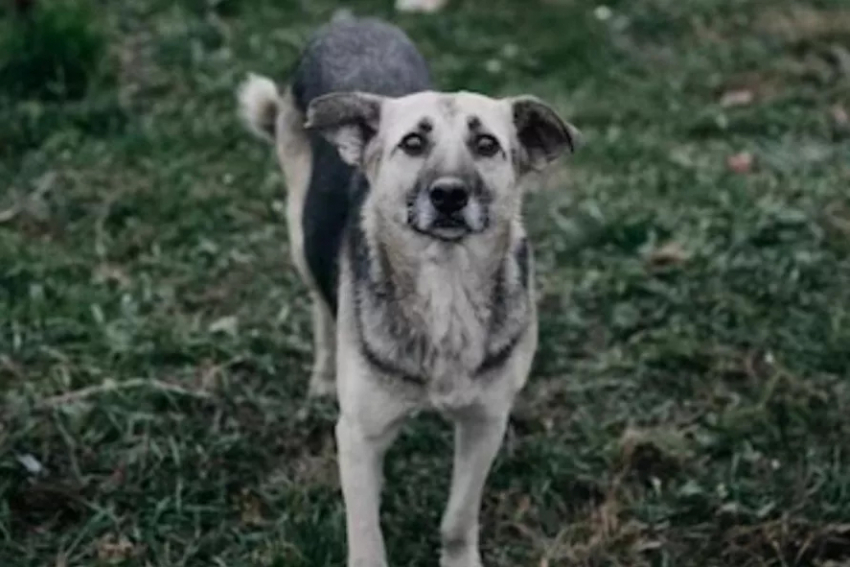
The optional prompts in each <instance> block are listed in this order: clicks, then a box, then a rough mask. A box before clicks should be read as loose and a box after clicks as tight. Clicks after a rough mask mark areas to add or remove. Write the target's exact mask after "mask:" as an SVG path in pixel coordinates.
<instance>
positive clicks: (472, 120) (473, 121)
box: [466, 116, 481, 132]
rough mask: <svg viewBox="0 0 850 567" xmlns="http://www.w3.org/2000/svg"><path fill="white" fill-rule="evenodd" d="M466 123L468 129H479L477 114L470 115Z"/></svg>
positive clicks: (474, 130) (479, 123)
mask: <svg viewBox="0 0 850 567" xmlns="http://www.w3.org/2000/svg"><path fill="white" fill-rule="evenodd" d="M466 123H467V125H469V129H470V130H472V131H473V132H476V131H478V130H480V129H481V119H480V118H478V117H477V116H470V117H469V118H468V119H467V121H466Z"/></svg>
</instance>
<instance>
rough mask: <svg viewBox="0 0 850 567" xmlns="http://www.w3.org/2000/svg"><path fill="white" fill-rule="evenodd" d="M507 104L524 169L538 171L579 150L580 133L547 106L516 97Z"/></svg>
mask: <svg viewBox="0 0 850 567" xmlns="http://www.w3.org/2000/svg"><path fill="white" fill-rule="evenodd" d="M509 103H510V104H511V108H512V110H513V120H514V126H515V127H516V133H517V139H518V140H519V143H520V146H522V149H523V153H524V154H525V155H524V156H522V157H521V159H520V163H521V164H522V166H523V168H524V169H526V170H528V169H533V170H538V171H539V170H541V169H543V168H544V167H546V165H548V164H549V163H550V162H552V161H554V160H556V159H557V158H559V157H560V156H561V155H562V154H563V153H564V152H567V151H569V152H570V153H573V152H575V151H576V149H578V146H579V145H580V142H581V133H580V132H579V131H578V129H577V128H576V127H575V126H573V125H572V124H570V123H569V122H566V121H564V120H562V119H561V117H560V116H558V114H557V113H556V112H555V111H554V110H552V108H551V107H550V106H549V105H548V104H546V103H545V102H543V101H542V100H540V99H538V98H536V97H533V96H520V97H515V98H512V99H509Z"/></svg>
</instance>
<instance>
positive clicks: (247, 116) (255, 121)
mask: <svg viewBox="0 0 850 567" xmlns="http://www.w3.org/2000/svg"><path fill="white" fill-rule="evenodd" d="M237 98H238V100H239V116H240V117H241V118H242V121H243V122H244V123H245V125H246V126H247V127H248V129H249V130H250V131H251V132H253V133H254V135H256V136H258V137H260V138H262V139H264V140H267V141H269V142H274V139H275V123H276V122H277V115H278V112H279V111H280V102H281V101H280V93H279V92H278V90H277V86H275V84H274V81H272V80H271V79H269V78H268V77H263V76H261V75H255V74H254V73H249V74H248V78H246V79H245V80H244V81H243V82H242V84H241V85H240V86H239V90H238V93H237Z"/></svg>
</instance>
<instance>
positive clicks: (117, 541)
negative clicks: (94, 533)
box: [95, 534, 136, 563]
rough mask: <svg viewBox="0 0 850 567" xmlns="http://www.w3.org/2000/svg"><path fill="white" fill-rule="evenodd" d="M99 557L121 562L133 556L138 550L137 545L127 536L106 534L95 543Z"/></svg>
mask: <svg viewBox="0 0 850 567" xmlns="http://www.w3.org/2000/svg"><path fill="white" fill-rule="evenodd" d="M95 547H96V548H97V558H98V559H99V560H100V561H105V562H108V563H121V562H123V561H126V560H127V559H129V558H130V557H132V556H133V555H134V553H135V551H136V548H135V546H134V545H133V544H132V542H130V540H129V539H127V537H126V536H124V535H121V536H117V537H116V536H115V534H106V535H105V536H103V537H102V538H100V539H99V540H97V542H96V543H95Z"/></svg>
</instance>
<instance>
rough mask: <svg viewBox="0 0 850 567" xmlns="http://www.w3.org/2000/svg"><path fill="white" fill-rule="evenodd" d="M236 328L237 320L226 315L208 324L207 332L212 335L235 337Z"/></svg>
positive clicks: (237, 326)
mask: <svg viewBox="0 0 850 567" xmlns="http://www.w3.org/2000/svg"><path fill="white" fill-rule="evenodd" d="M238 328H239V319H238V318H236V317H235V316H234V315H227V316H225V317H220V318H218V319H216V320H215V321H213V322H212V323H210V326H209V331H210V333H212V334H216V333H223V334H225V335H231V336H236V333H237V331H238Z"/></svg>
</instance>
